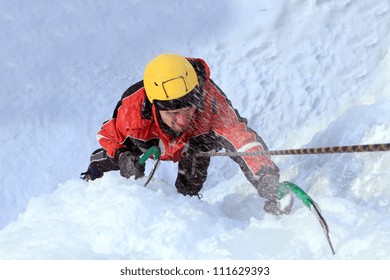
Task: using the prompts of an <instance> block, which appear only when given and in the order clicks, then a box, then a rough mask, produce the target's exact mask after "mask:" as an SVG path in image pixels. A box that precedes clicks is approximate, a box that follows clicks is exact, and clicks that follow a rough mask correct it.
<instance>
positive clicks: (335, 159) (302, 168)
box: [0, 0, 390, 260]
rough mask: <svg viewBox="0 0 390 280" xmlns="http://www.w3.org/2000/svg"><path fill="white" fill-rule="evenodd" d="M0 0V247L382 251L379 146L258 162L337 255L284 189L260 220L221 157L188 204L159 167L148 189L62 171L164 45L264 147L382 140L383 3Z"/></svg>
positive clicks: (125, 253)
mask: <svg viewBox="0 0 390 280" xmlns="http://www.w3.org/2000/svg"><path fill="white" fill-rule="evenodd" d="M0 2H1V3H0V5H1V9H0V33H1V37H2V40H1V41H2V42H1V44H0V77H1V87H0V96H1V103H0V104H1V105H0V106H1V107H0V114H1V118H0V122H1V127H2V133H1V134H0V142H1V144H2V145H1V149H0V160H1V163H2V168H1V170H0V180H1V181H0V182H1V189H0V213H1V216H0V228H1V230H0V259H301V260H308V259H352V260H353V259H390V215H389V214H390V188H389V182H390V173H389V171H388V167H389V165H390V153H386V152H385V153H362V154H338V155H308V156H278V157H277V156H275V157H273V160H274V161H275V162H276V163H277V164H278V165H279V167H280V169H281V176H282V180H289V181H292V182H295V183H296V184H298V185H299V186H301V187H302V188H303V189H304V190H306V191H307V192H308V193H309V194H310V195H311V196H312V197H313V198H314V200H316V201H317V202H318V204H319V205H320V206H321V209H322V212H323V215H324V216H325V218H326V219H327V222H328V225H329V228H330V237H331V239H332V241H333V244H334V247H335V250H336V255H332V254H331V252H330V249H329V246H328V244H327V243H326V240H325V236H324V234H323V231H322V228H321V227H320V225H319V223H318V221H317V220H316V218H315V217H314V216H313V215H312V213H310V211H308V209H307V208H306V207H305V206H304V205H303V204H302V203H301V202H300V201H298V200H297V199H296V201H295V202H296V203H295V206H294V210H293V213H292V214H291V215H289V216H283V217H274V216H272V215H268V214H265V213H264V212H263V210H262V206H263V202H264V201H263V200H262V199H261V198H260V197H258V195H257V194H256V192H255V190H254V188H253V187H252V186H251V185H250V183H248V182H247V181H246V179H245V178H244V176H243V174H242V173H241V171H240V170H239V169H238V167H237V166H236V165H235V163H234V162H233V161H231V160H230V159H228V158H222V157H218V158H213V159H212V164H211V166H210V170H209V172H210V175H209V179H208V181H207V182H206V184H205V186H204V188H203V190H202V194H203V199H202V200H199V199H198V198H190V197H184V196H181V195H178V194H177V193H176V191H175V188H174V181H175V178H176V172H177V166H176V165H175V164H173V163H168V162H163V163H162V164H161V165H160V168H159V169H158V171H157V173H156V175H155V178H154V179H153V180H152V182H151V183H150V185H149V186H148V187H147V188H144V187H143V179H141V180H137V181H134V180H132V179H130V180H126V179H124V178H122V177H120V176H119V174H118V173H117V172H112V173H108V174H106V176H105V177H104V178H102V179H100V180H96V181H94V182H89V183H87V182H84V181H82V180H80V179H79V178H78V177H79V173H80V172H82V171H85V169H86V168H87V166H88V162H89V156H90V153H91V152H92V151H93V150H94V149H95V148H97V147H98V144H97V141H96V138H95V137H96V133H97V131H98V130H99V129H100V126H101V124H102V123H103V122H104V121H105V120H107V119H109V118H110V117H111V114H112V111H113V109H114V107H115V105H116V102H117V101H118V99H119V98H120V96H121V94H122V93H123V91H124V90H126V89H127V87H128V86H130V85H131V84H132V83H134V82H136V81H138V80H140V79H142V73H143V69H144V66H145V64H146V63H147V62H148V61H149V60H150V59H151V58H153V57H154V56H156V55H157V54H159V53H162V52H174V53H180V54H182V55H185V56H192V57H201V58H203V59H205V60H206V61H207V62H208V63H209V65H210V67H211V75H212V78H213V79H214V80H215V81H216V82H217V84H218V85H219V86H220V87H221V88H222V89H223V90H224V91H225V93H226V94H227V95H228V97H229V98H230V100H231V101H232V103H233V104H234V106H235V107H236V108H237V109H238V110H239V111H240V113H241V115H242V116H244V117H246V118H248V120H249V125H250V126H251V127H252V128H253V129H255V130H256V131H258V132H259V134H260V135H262V137H263V138H264V140H265V141H266V143H267V144H268V146H269V148H270V149H273V150H274V149H287V148H300V147H320V146H334V145H355V144H370V143H388V142H389V140H390V138H389V133H390V110H389V109H390V75H389V70H390V52H389V50H390V33H389V32H388V31H389V30H390V1H389V0H338V1H332V0H317V1H315V0H291V1H283V0H274V1H268V0H267V1H266V0H245V1H233V0H231V1H214V0H198V1H173V0H169V1H159V0H156V1H119V0H118V1H103V0H93V1H92V0H83V1H59V0H51V1H44V0H38V1H16V0H0ZM148 168H149V167H148Z"/></svg>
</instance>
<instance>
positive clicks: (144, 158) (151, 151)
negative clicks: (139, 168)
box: [139, 146, 161, 165]
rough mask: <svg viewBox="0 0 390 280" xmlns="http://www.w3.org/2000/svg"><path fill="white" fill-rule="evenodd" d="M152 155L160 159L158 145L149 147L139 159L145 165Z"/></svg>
mask: <svg viewBox="0 0 390 280" xmlns="http://www.w3.org/2000/svg"><path fill="white" fill-rule="evenodd" d="M151 156H153V158H154V160H156V159H159V158H160V156H161V151H160V148H159V147H157V146H153V147H151V148H149V149H148V150H147V151H146V152H145V153H144V154H143V155H142V156H141V158H140V159H139V163H140V164H142V165H145V162H146V161H147V160H148V158H150V157H151Z"/></svg>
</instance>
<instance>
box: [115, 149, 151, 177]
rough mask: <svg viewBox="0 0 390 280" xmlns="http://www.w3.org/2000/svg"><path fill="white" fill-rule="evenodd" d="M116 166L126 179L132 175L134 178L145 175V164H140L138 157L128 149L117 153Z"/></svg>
mask: <svg viewBox="0 0 390 280" xmlns="http://www.w3.org/2000/svg"><path fill="white" fill-rule="evenodd" d="M118 166H119V169H120V174H121V176H123V177H125V178H127V179H129V178H130V177H131V176H133V175H134V176H135V179H136V180H137V179H138V178H142V177H143V176H145V174H144V172H145V165H142V164H140V162H139V157H137V156H134V155H132V154H131V153H130V152H128V151H127V152H123V153H121V154H120V155H119V160H118Z"/></svg>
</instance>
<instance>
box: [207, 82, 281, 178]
mask: <svg viewBox="0 0 390 280" xmlns="http://www.w3.org/2000/svg"><path fill="white" fill-rule="evenodd" d="M212 87H213V90H214V91H215V92H216V93H217V94H216V95H215V99H214V100H213V101H212V102H213V103H215V104H213V106H214V107H215V108H214V109H213V111H214V121H213V130H214V132H215V133H216V134H217V135H218V136H219V137H220V138H221V139H222V142H223V143H224V146H225V149H226V150H228V151H233V152H236V151H237V152H262V151H265V150H268V148H267V146H266V144H265V143H264V141H263V139H262V138H261V137H260V136H259V135H258V134H257V133H256V132H255V131H253V130H252V129H250V128H249V127H248V126H247V120H246V119H245V118H242V117H241V116H240V115H239V113H238V111H237V110H235V109H234V108H233V106H232V104H231V102H230V101H229V100H228V99H227V97H226V96H225V94H224V93H223V92H222V91H221V90H220V89H219V88H218V86H216V85H215V83H213V82H212ZM232 159H233V160H234V161H236V162H237V163H238V164H239V165H240V167H241V169H242V170H243V172H244V174H245V175H246V177H247V178H248V179H249V180H250V181H251V182H252V181H253V180H255V178H254V175H256V174H257V175H259V174H262V173H264V171H266V172H265V173H270V172H273V173H274V172H275V173H278V172H279V169H278V168H277V166H276V165H275V164H274V163H273V162H272V160H271V158H270V157H269V156H267V155H261V156H242V157H232ZM255 177H256V176H255Z"/></svg>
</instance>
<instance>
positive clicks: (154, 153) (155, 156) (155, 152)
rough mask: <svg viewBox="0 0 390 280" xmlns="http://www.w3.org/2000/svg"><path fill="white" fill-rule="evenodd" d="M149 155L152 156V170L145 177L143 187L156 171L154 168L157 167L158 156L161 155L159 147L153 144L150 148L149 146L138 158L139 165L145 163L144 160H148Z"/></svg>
mask: <svg viewBox="0 0 390 280" xmlns="http://www.w3.org/2000/svg"><path fill="white" fill-rule="evenodd" d="M151 156H153V159H154V161H153V166H152V170H151V171H150V173H149V175H148V177H147V178H146V181H145V183H144V187H146V186H147V185H148V184H149V182H150V180H152V178H153V175H154V173H155V172H156V169H157V166H158V164H159V163H160V156H161V151H160V148H159V147H157V146H153V147H151V148H149V149H148V150H147V151H146V152H145V153H144V154H143V155H142V156H141V157H140V159H139V163H140V164H141V165H145V163H146V161H147V160H148V158H150V157H151Z"/></svg>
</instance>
